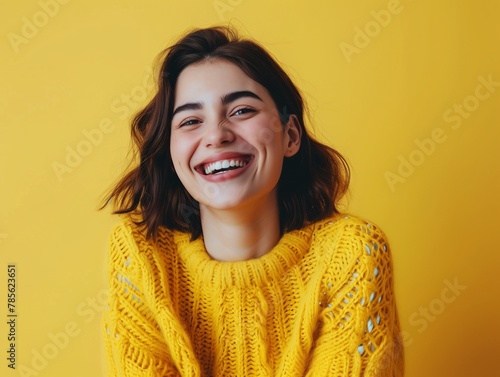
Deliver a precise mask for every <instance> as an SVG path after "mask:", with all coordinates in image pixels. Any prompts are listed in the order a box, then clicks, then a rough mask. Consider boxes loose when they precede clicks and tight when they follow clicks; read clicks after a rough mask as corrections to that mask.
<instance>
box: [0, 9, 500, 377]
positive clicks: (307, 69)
mask: <svg viewBox="0 0 500 377" xmlns="http://www.w3.org/2000/svg"><path fill="white" fill-rule="evenodd" d="M1 8H2V9H1V11H0V36H1V38H0V49H1V59H0V84H1V90H0V200H1V204H0V315H1V318H0V350H1V351H2V352H1V355H3V356H2V357H1V358H0V360H1V361H0V375H2V376H5V377H8V376H14V375H21V376H51V377H57V376H72V377H83V376H99V375H101V374H102V373H103V372H102V370H103V369H102V368H103V363H102V361H103V356H102V342H101V330H100V315H101V312H102V310H103V306H104V302H105V298H106V276H105V268H106V266H105V263H104V261H105V255H106V249H107V243H108V238H109V233H110V231H111V229H112V227H113V225H114V224H116V223H117V222H118V218H117V217H115V216H111V215H110V213H109V211H105V212H97V211H96V208H97V205H98V202H99V199H100V197H101V194H102V193H103V192H104V191H105V190H106V189H107V188H108V187H109V186H110V185H111V184H112V183H113V182H115V181H116V179H117V178H118V177H119V176H120V174H121V172H122V171H123V169H124V168H125V167H126V166H127V163H128V159H127V151H128V149H129V125H130V119H131V117H132V116H133V114H134V113H135V112H136V111H137V110H138V109H140V108H141V106H144V105H145V104H146V103H147V100H148V98H150V96H151V94H152V88H153V82H154V78H152V76H151V75H152V67H153V62H154V59H155V56H156V55H157V54H158V53H159V52H160V51H161V50H162V49H163V48H165V47H166V46H168V45H169V44H170V43H171V42H173V41H174V40H176V39H177V38H178V37H179V36H181V35H182V34H183V33H185V32H187V31H188V30H190V29H191V28H193V27H206V26H212V25H220V24H222V25H227V24H229V23H230V24H232V25H234V26H235V27H236V28H238V29H239V30H240V31H241V33H242V34H243V35H245V36H249V37H251V38H254V39H256V40H257V41H259V42H260V43H262V44H263V45H264V46H265V47H266V48H267V49H268V50H269V51H270V52H271V53H272V54H273V55H274V56H275V57H276V58H277V59H278V60H279V61H280V62H281V63H282V64H283V66H284V68H285V70H286V71H287V72H288V73H289V74H290V75H291V77H292V78H293V80H294V81H295V82H296V84H297V85H298V86H299V87H300V88H301V89H302V91H303V93H304V95H305V98H306V100H307V102H308V105H309V109H310V119H309V122H308V124H307V126H308V127H309V128H310V129H311V130H312V131H313V133H314V134H315V135H316V136H317V137H318V138H319V139H321V140H322V141H324V142H326V143H328V144H330V145H332V146H334V147H335V148H336V149H338V150H339V151H340V152H341V153H343V154H344V155H345V156H346V157H347V159H348V161H349V163H350V164H351V167H352V170H353V179H352V185H351V190H350V194H349V197H348V198H347V199H348V200H347V201H346V205H348V206H347V207H346V211H348V212H351V213H353V214H356V215H359V216H362V217H364V218H366V219H369V220H370V221H373V222H374V223H376V224H378V225H379V226H380V227H381V228H382V229H383V230H384V231H385V233H386V234H387V236H388V238H389V241H390V244H391V247H392V251H393V255H394V266H395V283H396V294H397V302H398V306H399V312H400V318H401V323H402V328H403V329H402V330H403V331H404V336H405V349H406V356H407V358H406V361H407V374H406V376H408V377H418V376H427V377H442V376H456V377H469V376H482V377H487V376H495V375H497V374H496V373H497V372H495V370H498V363H497V360H496V357H497V353H498V351H499V348H500V347H499V343H498V338H499V335H500V327H499V326H500V325H499V321H498V310H499V309H500V306H499V304H498V299H497V298H496V297H497V296H498V293H497V288H498V286H499V285H498V280H497V277H498V272H499V270H498V266H499V265H500V263H499V262H500V256H499V255H500V253H499V252H498V250H499V246H498V245H499V243H498V240H496V238H495V237H496V234H498V231H497V229H498V225H499V221H498V217H499V212H500V211H499V210H500V205H499V201H498V192H500V177H499V172H500V153H499V147H498V142H499V140H500V138H499V137H500V131H499V126H500V114H499V108H500V107H499V103H500V52H499V51H500V50H499V49H498V46H500V28H499V27H498V20H499V17H500V6H499V2H498V1H487V0H483V1H475V2H473V1H451V0H442V1H430V0H414V1H410V0H401V1H395V0H391V1H387V0H383V1H382V0H380V1H379V0H377V1H363V2H354V1H347V0H342V1H340V0H334V1H326V0H325V1H319V0H309V1H299V0H287V1H264V0H253V1H250V0H219V1H211V0H197V1H131V0H120V1H118V0H115V1H113V0H103V1H95V0H87V1H82V0H71V1H67V0H64V1H63V0H61V1H56V0H40V1H37V0H24V1H22V2H20V1H19V2H9V3H8V4H7V3H6V4H3V6H2V7H1ZM8 264H15V265H16V273H17V285H16V289H17V296H16V298H17V301H16V313H17V314H18V317H17V319H16V320H17V322H16V345H15V349H16V357H17V360H16V367H17V369H16V370H12V369H9V368H8V366H7V364H8V363H9V362H8V361H7V360H6V358H5V355H6V354H8V352H7V351H8V350H9V347H10V342H8V340H7V336H8V334H9V331H10V328H9V326H8V325H7V289H8V287H7V266H8Z"/></svg>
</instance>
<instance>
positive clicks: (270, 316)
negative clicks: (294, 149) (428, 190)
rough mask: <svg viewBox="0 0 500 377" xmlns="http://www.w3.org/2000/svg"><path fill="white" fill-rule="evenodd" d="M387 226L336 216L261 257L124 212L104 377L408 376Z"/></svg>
mask: <svg viewBox="0 0 500 377" xmlns="http://www.w3.org/2000/svg"><path fill="white" fill-rule="evenodd" d="M392 275H393V271H392V259H391V254H390V250H389V246H388V242H387V239H386V237H385V235H384V233H383V232H382V231H381V230H380V228H379V227H377V226H376V225H374V224H371V223H368V222H366V221H364V220H362V219H360V218H358V217H355V216H346V215H335V216H334V217H331V218H329V219H326V220H322V221H319V222H316V223H314V224H311V225H309V226H306V227H304V228H302V229H300V230H295V231H291V232H287V233H285V234H284V235H283V236H282V238H281V239H280V241H279V243H278V244H277V245H276V246H275V247H274V248H273V249H272V250H270V251H269V252H268V253H267V254H265V255H264V256H262V257H260V258H257V259H251V260H248V261H239V262H221V261H216V260H213V259H211V258H210V256H209V254H208V253H207V252H206V250H205V247H204V243H203V237H201V238H199V239H197V240H195V241H193V242H190V241H189V235H188V234H187V233H182V232H179V231H171V230H168V229H165V228H161V230H160V237H159V240H158V241H157V243H156V244H154V243H152V242H150V241H147V240H146V238H145V237H144V236H143V234H142V232H141V231H140V229H139V228H138V227H137V226H136V225H134V223H132V222H131V221H130V220H126V219H124V220H123V221H122V222H121V223H120V224H119V225H117V226H116V228H115V229H114V231H113V233H112V235H111V240H110V247H109V278H110V280H109V285H110V287H109V288H110V291H109V292H110V295H109V304H108V307H107V308H106V310H105V312H104V314H103V332H104V333H103V335H104V339H105V348H106V356H107V361H108V375H109V376H184V377H188V376H290V377H298V376H314V377H321V376H370V377H371V376H391V377H394V376H402V375H403V348H402V342H401V337H400V333H399V320H398V315H397V310H396V304H395V300H394V292H393V280H392Z"/></svg>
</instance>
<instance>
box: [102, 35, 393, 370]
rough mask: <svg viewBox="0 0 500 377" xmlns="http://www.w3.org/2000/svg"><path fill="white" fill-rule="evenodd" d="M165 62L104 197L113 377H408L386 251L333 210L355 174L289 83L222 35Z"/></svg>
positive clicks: (360, 225) (182, 44)
mask: <svg viewBox="0 0 500 377" xmlns="http://www.w3.org/2000/svg"><path fill="white" fill-rule="evenodd" d="M161 59H162V64H161V69H160V75H159V79H158V91H157V92H156V95H155V96H154V98H153V99H152V100H151V102H150V103H149V104H148V105H147V106H146V107H145V108H144V109H143V110H142V111H140V112H139V114H138V115H137V116H136V117H135V119H134V121H133V123H132V137H133V140H134V141H135V143H136V145H137V149H138V155H139V163H138V164H137V166H136V167H134V168H133V170H131V171H130V172H129V173H128V174H126V175H125V176H124V177H123V178H122V179H121V180H120V181H119V182H118V184H117V185H116V186H115V187H114V188H113V189H112V190H111V191H110V193H109V194H107V196H106V198H105V203H106V204H107V203H109V202H110V201H111V200H114V206H115V212H114V213H117V214H121V215H123V219H122V221H121V223H119V224H118V225H117V226H116V228H115V230H114V231H113V233H112V235H111V240H110V248H109V276H110V280H109V284H110V295H109V297H110V298H109V304H108V310H107V311H106V312H105V313H104V316H103V329H104V337H105V343H106V349H107V360H108V369H109V375H112V376H117V375H120V376H122V375H123V376H177V375H182V376H302V375H306V376H340V375H342V376H402V373H403V351H402V345H401V337H400V334H399V320H398V315H397V309H396V304H395V300H394V294H393V283H392V259H391V254H390V249H389V245H388V242H387V240H386V237H385V235H384V233H383V232H382V231H381V230H380V229H379V228H378V227H377V226H376V225H374V224H372V223H369V222H367V221H364V220H363V219H361V218H358V217H355V216H348V215H346V214H340V213H339V210H338V208H337V203H338V201H339V200H340V199H341V197H342V196H343V194H344V193H345V191H346V190H347V186H348V181H349V168H348V166H347V164H346V162H345V160H344V159H343V158H342V156H341V155H340V154H339V153H338V152H336V151H335V150H334V149H332V148H331V147H329V146H326V145H323V144H321V143H320V142H318V141H317V140H315V139H314V138H313V137H312V136H311V135H310V134H309V133H308V131H307V129H306V128H305V126H304V104H303V100H302V97H301V95H300V92H299V90H298V89H297V88H296V87H295V85H294V84H293V83H292V81H291V80H290V78H289V77H288V76H287V74H286V73H285V72H284V71H283V70H282V68H281V67H280V66H279V65H278V64H277V63H276V61H275V60H274V59H273V58H272V57H271V56H270V54H269V53H267V52H266V51H265V49H264V48H262V47H261V46H260V45H258V44H257V43H255V42H253V41H251V40H248V39H241V38H239V37H238V36H237V34H236V32H234V31H233V30H231V29H228V28H224V27H213V28H207V29H198V30H194V31H192V32H191V33H189V34H187V35H186V36H184V37H183V38H182V39H181V40H179V42H177V43H176V44H174V45H173V46H172V47H169V48H168V49H166V50H165V51H164V53H163V54H162V55H161ZM106 204H104V205H103V207H102V208H104V207H105V206H106Z"/></svg>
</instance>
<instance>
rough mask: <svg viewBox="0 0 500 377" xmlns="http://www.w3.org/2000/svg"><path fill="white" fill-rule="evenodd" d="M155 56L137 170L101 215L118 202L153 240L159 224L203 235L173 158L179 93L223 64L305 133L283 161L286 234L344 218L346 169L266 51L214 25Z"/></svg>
mask: <svg viewBox="0 0 500 377" xmlns="http://www.w3.org/2000/svg"><path fill="white" fill-rule="evenodd" d="M158 58H159V59H160V61H161V67H160V71H159V73H158V90H157V92H156V94H155V95H154V97H153V99H152V100H151V101H150V102H149V103H148V104H147V105H146V107H144V108H143V109H142V110H140V111H139V112H138V113H137V114H136V116H135V117H134V119H133V121H132V130H131V132H132V135H131V136H132V141H133V142H134V144H135V146H136V151H135V153H136V155H135V156H136V157H138V161H137V164H136V165H137V166H135V167H134V168H133V169H131V170H130V171H129V172H128V173H126V174H125V175H124V176H123V178H122V179H121V180H120V181H119V182H118V183H117V184H116V185H115V186H114V187H113V188H112V189H111V190H110V191H109V192H108V193H107V194H106V195H105V198H104V200H103V204H102V206H101V207H100V208H99V209H103V208H105V207H106V206H107V205H108V204H109V203H110V202H113V207H114V211H113V213H114V214H129V215H131V217H132V218H134V222H135V223H136V224H138V225H140V226H143V227H145V230H146V235H147V237H148V238H150V239H151V238H153V239H156V236H157V235H158V228H159V227H160V226H164V227H167V228H169V229H172V230H174V229H175V230H180V231H183V232H189V233H190V234H191V239H192V240H194V239H197V238H198V237H199V236H200V235H201V234H202V228H201V220H200V213H199V204H198V202H197V201H196V200H194V199H193V198H192V197H191V195H190V194H189V193H188V192H187V190H186V189H185V188H184V186H183V185H182V183H181V181H180V180H179V177H178V176H177V174H176V172H175V170H174V167H173V163H172V160H171V157H170V131H171V121H172V111H173V104H174V90H175V85H176V82H177V79H178V77H179V74H180V73H181V72H182V70H183V69H185V68H186V67H187V66H189V65H191V64H194V63H198V62H201V61H203V60H206V59H224V60H226V61H229V62H231V63H233V64H235V65H237V66H238V67H239V68H240V69H242V70H243V72H245V74H247V75H248V76H249V77H250V78H251V79H253V80H255V81H256V82H258V83H259V84H260V85H262V86H263V87H264V88H266V89H267V90H268V92H269V94H270V95H271V97H272V99H273V100H274V103H275V104H276V108H277V110H278V113H279V115H280V118H281V123H282V124H283V125H285V124H286V122H287V120H288V118H289V116H290V115H291V114H295V115H296V116H297V118H298V121H299V125H300V127H301V129H302V137H301V145H300V149H299V151H298V152H297V153H296V154H295V155H294V156H292V157H288V158H285V159H284V162H283V168H282V172H281V176H280V179H279V181H278V202H279V203H278V204H279V218H280V230H281V233H282V234H283V232H286V231H291V230H294V229H299V228H302V227H303V226H305V225H307V224H310V223H312V222H315V221H318V220H321V219H324V218H326V217H329V216H331V215H333V214H334V213H338V212H339V210H338V202H339V201H340V199H341V198H342V196H343V195H344V194H345V193H346V191H347V188H348V185H349V179H350V170H349V166H348V164H347V162H346V160H345V159H344V158H343V157H342V155H341V154H340V153H338V152H337V151H336V150H334V149H333V148H331V147H329V146H327V145H324V144H322V143H320V142H319V141H317V140H315V139H314V137H313V136H312V135H310V134H309V132H308V131H307V130H306V128H305V126H304V101H303V99H302V96H301V94H300V92H299V90H298V89H297V87H296V86H295V85H294V84H293V82H292V81H291V79H290V78H289V77H288V75H287V74H286V73H285V71H284V70H283V69H282V68H281V67H280V65H279V64H278V63H277V62H276V60H275V59H273V57H271V55H270V54H269V53H268V52H267V51H266V50H265V49H264V48H263V47H262V46H260V45H259V44H258V43H256V42H254V41H252V40H249V39H246V38H245V39H243V38H240V37H239V36H238V34H237V32H236V31H235V30H234V29H232V28H229V27H222V26H217V27H210V28H205V29H195V30H193V31H191V32H189V33H188V34H186V35H185V36H184V37H182V38H181V39H180V40H179V41H178V42H177V43H175V44H173V45H172V46H171V47H168V48H167V49H165V50H164V51H163V52H162V53H160V55H159V57H158ZM135 215H138V216H135Z"/></svg>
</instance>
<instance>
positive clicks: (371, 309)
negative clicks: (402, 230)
mask: <svg viewBox="0 0 500 377" xmlns="http://www.w3.org/2000/svg"><path fill="white" fill-rule="evenodd" d="M336 249H337V251H336V253H335V256H334V258H333V261H332V262H331V265H330V266H329V267H330V268H329V272H328V273H327V274H326V275H327V276H326V278H325V280H324V283H323V287H322V290H324V292H323V293H322V294H323V295H324V297H325V302H324V303H323V305H322V309H321V311H320V318H319V321H318V332H319V334H318V336H317V338H316V341H315V345H314V348H313V350H312V352H311V358H310V361H309V369H308V372H307V374H306V375H307V376H314V377H320V376H325V377H326V376H332V377H333V376H341V375H342V376H364V377H401V376H403V374H404V351H403V346H402V339H401V335H400V324H399V318H398V313H397V307H396V302H395V297H394V289H393V267H392V257H391V252H390V248H389V243H388V241H387V238H386V236H385V234H384V233H383V232H382V230H381V229H380V228H379V227H377V226H376V225H374V224H370V223H367V222H364V221H362V220H356V221H348V222H346V226H345V227H344V231H343V234H342V236H341V237H340V241H339V244H338V248H336ZM320 304H321V303H320Z"/></svg>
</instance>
